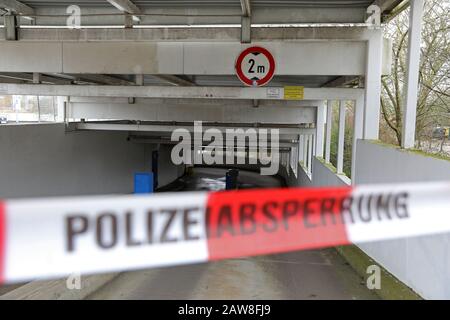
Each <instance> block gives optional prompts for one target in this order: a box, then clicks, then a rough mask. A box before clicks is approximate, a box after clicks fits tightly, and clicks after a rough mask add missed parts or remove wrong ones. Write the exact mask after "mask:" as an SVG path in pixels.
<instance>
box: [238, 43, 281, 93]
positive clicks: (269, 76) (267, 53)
mask: <svg viewBox="0 0 450 320" xmlns="http://www.w3.org/2000/svg"><path fill="white" fill-rule="evenodd" d="M252 52H260V53H262V54H264V55H265V56H266V57H267V59H268V60H269V66H270V68H269V73H268V74H267V75H266V76H265V77H264V78H262V79H259V80H257V81H256V84H257V86H264V85H265V84H267V83H268V82H269V81H270V80H272V78H273V76H274V75H275V59H274V57H273V55H272V54H271V53H270V51H269V50H267V49H265V48H263V47H259V46H254V47H249V48H247V49H245V50H244V51H242V52H241V53H240V54H239V56H238V58H237V59H236V64H235V70H236V75H237V76H238V78H239V80H241V81H242V82H243V83H244V84H245V85H247V86H250V87H253V86H254V83H253V80H251V79H249V78H247V77H246V76H245V75H244V73H243V72H242V68H241V66H242V61H243V60H244V57H245V56H246V55H248V54H249V53H252Z"/></svg>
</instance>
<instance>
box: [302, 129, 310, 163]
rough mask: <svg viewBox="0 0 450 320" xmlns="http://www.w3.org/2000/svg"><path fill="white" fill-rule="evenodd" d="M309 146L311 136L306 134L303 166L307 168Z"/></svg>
mask: <svg viewBox="0 0 450 320" xmlns="http://www.w3.org/2000/svg"><path fill="white" fill-rule="evenodd" d="M308 144H309V135H308V134H306V135H305V139H304V144H303V166H304V167H305V168H306V167H307V165H308Z"/></svg>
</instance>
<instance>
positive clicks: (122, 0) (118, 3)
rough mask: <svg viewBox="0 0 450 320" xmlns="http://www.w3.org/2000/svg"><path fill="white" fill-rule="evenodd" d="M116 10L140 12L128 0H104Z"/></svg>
mask: <svg viewBox="0 0 450 320" xmlns="http://www.w3.org/2000/svg"><path fill="white" fill-rule="evenodd" d="M106 1H108V2H109V3H110V4H112V5H113V6H114V7H116V8H117V9H118V10H120V11H122V12H126V13H134V14H138V13H141V10H140V9H139V8H138V7H137V6H136V5H135V4H134V3H133V2H132V1H130V0H106Z"/></svg>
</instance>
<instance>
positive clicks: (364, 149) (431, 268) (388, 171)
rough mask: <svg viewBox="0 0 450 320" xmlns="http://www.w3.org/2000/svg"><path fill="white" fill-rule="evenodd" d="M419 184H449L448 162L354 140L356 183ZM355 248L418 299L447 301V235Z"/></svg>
mask: <svg viewBox="0 0 450 320" xmlns="http://www.w3.org/2000/svg"><path fill="white" fill-rule="evenodd" d="M420 181H450V161H446V160H440V159H436V158H433V157H430V156H426V155H420V154H416V153H412V152H406V151H401V150H399V149H396V148H393V147H389V146H384V145H379V144H376V143H373V142H370V141H364V140H360V141H358V145H357V165H356V183H357V184H373V183H387V182H420ZM449 197H450V195H449ZM359 247H360V248H361V249H362V250H363V251H365V252H366V253H367V254H368V255H370V256H371V257H372V258H374V259H375V260H376V261H377V262H378V263H380V264H381V265H382V266H383V267H384V268H386V269H387V270H388V271H389V272H391V273H392V274H393V275H395V276H396V277H397V278H398V279H399V280H401V281H402V282H404V283H405V284H407V285H408V286H410V287H411V288H412V289H413V290H414V291H416V292H417V293H418V294H420V295H421V296H422V297H424V298H426V299H450V235H436V236H423V237H414V238H407V239H401V240H390V241H382V242H374V243H368V244H362V245H360V246H359Z"/></svg>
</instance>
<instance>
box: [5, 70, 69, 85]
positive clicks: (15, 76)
mask: <svg viewBox="0 0 450 320" xmlns="http://www.w3.org/2000/svg"><path fill="white" fill-rule="evenodd" d="M33 77H34V74H33V73H23V72H19V73H13V72H2V73H0V78H2V79H3V80H4V83H8V82H9V81H8V79H10V80H11V83H17V82H16V81H12V80H19V81H21V82H23V81H26V82H33V80H35V79H33ZM40 83H46V84H49V83H50V84H61V85H62V84H66V85H68V84H71V83H72V80H69V79H62V78H58V77H49V76H45V75H42V74H40Z"/></svg>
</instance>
